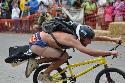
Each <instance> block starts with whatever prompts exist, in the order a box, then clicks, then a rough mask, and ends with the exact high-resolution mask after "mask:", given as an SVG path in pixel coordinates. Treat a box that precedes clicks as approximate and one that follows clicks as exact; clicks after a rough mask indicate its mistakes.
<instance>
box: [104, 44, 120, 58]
mask: <svg viewBox="0 0 125 83" xmlns="http://www.w3.org/2000/svg"><path fill="white" fill-rule="evenodd" d="M120 45H121V42H119V43H118V44H117V45H116V46H115V47H113V48H112V49H110V50H109V51H113V50H116V49H117V48H118V47H119V46H120ZM107 56H110V55H106V56H105V57H107ZM113 58H117V56H113V57H112V59H113Z"/></svg>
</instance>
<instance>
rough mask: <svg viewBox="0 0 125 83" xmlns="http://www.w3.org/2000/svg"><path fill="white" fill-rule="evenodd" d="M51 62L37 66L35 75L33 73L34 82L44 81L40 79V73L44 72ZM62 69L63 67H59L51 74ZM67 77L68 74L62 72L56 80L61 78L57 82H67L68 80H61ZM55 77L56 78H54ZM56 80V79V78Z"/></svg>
mask: <svg viewBox="0 0 125 83" xmlns="http://www.w3.org/2000/svg"><path fill="white" fill-rule="evenodd" d="M49 65H50V64H44V65H41V66H40V67H39V68H37V69H36V70H35V72H34V75H33V83H42V82H41V81H39V80H38V79H37V78H38V76H39V74H40V72H44V71H45V69H46V68H48V66H49ZM61 71H62V69H61V68H60V67H59V68H57V69H56V70H53V72H52V73H51V74H50V75H53V74H54V73H56V72H58V73H60V72H61ZM65 78H67V76H66V74H65V73H61V74H60V75H59V76H58V78H56V80H57V79H58V80H60V82H57V83H67V81H61V79H65ZM53 79H54V78H53ZM54 80H55V79H54Z"/></svg>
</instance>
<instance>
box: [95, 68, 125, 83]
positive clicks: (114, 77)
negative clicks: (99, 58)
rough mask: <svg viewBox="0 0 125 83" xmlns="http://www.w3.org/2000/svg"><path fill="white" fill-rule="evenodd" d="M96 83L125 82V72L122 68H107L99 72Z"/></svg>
mask: <svg viewBox="0 0 125 83" xmlns="http://www.w3.org/2000/svg"><path fill="white" fill-rule="evenodd" d="M95 83H125V73H124V72H123V71H121V70H120V69H116V68H107V69H104V70H102V71H100V72H99V73H98V75H97V76H96V79H95Z"/></svg>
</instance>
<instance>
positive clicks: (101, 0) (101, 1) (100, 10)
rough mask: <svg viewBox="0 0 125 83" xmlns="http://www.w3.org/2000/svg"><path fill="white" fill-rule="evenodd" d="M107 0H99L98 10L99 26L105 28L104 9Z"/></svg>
mask: <svg viewBox="0 0 125 83" xmlns="http://www.w3.org/2000/svg"><path fill="white" fill-rule="evenodd" d="M105 4H106V0H99V1H98V12H97V21H98V26H99V27H100V28H101V29H103V28H104V27H105V23H104V9H105Z"/></svg>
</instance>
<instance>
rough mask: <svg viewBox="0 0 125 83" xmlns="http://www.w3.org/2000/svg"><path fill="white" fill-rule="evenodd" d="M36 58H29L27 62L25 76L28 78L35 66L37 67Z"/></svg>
mask: <svg viewBox="0 0 125 83" xmlns="http://www.w3.org/2000/svg"><path fill="white" fill-rule="evenodd" d="M38 66H39V65H38V63H37V60H36V59H34V58H30V59H29V60H28V62H27V67H26V71H25V76H26V77H27V78H28V77H29V76H30V74H31V73H32V71H34V70H35V69H36V68H38Z"/></svg>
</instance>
